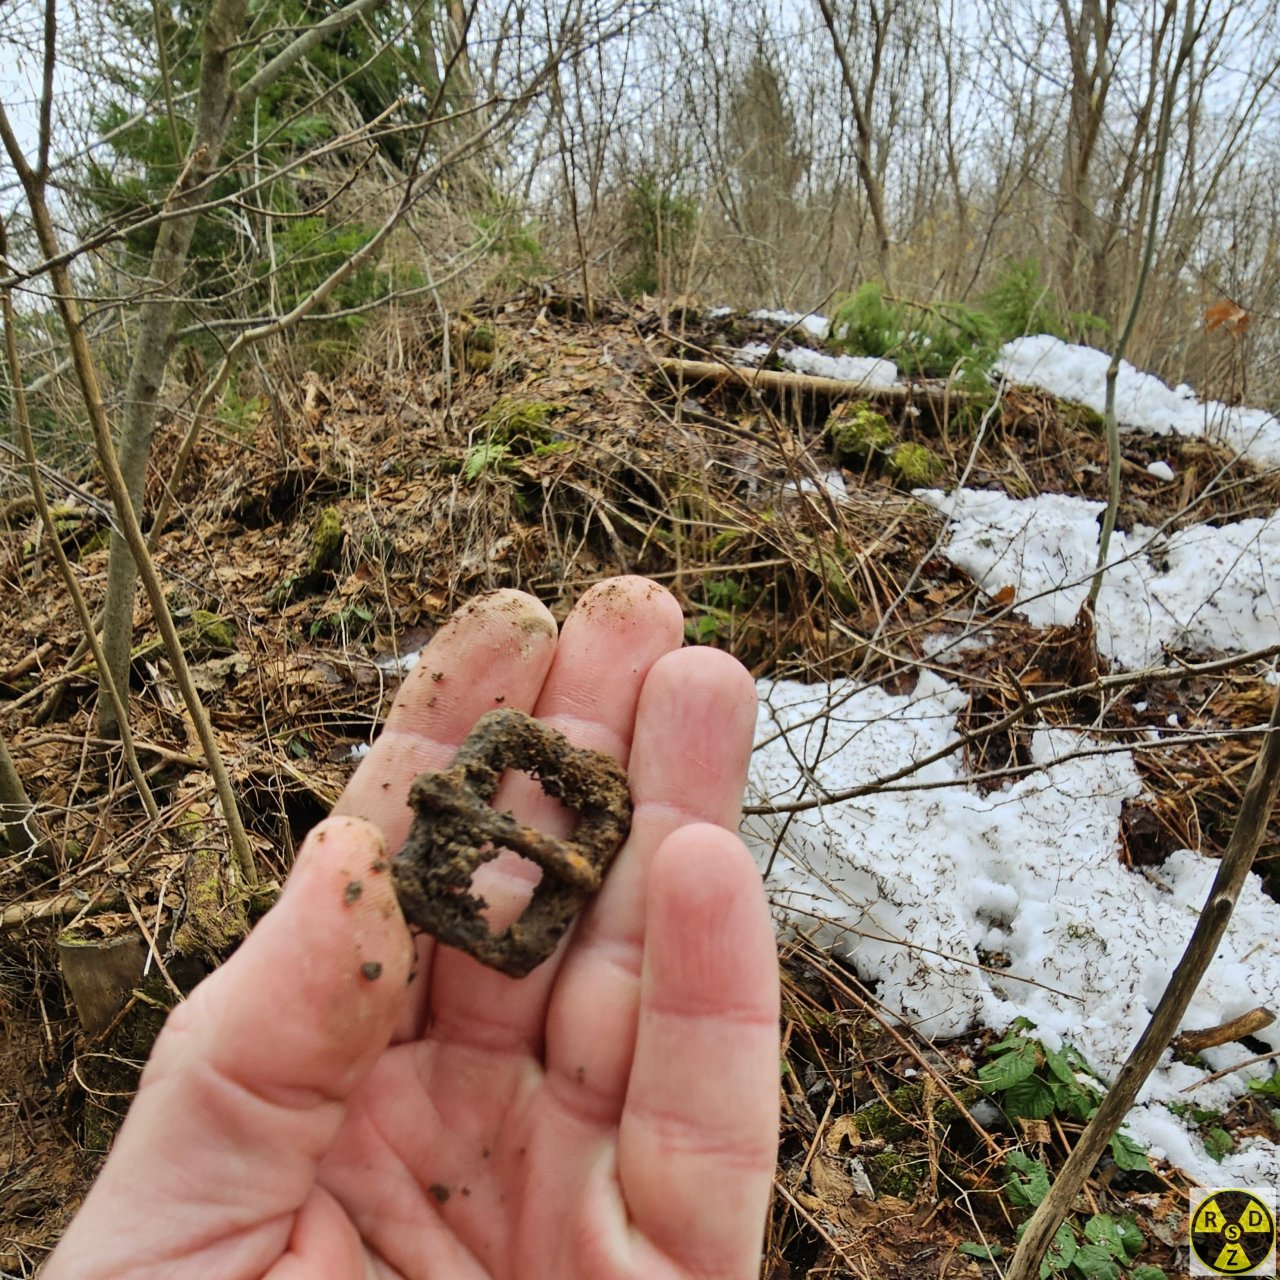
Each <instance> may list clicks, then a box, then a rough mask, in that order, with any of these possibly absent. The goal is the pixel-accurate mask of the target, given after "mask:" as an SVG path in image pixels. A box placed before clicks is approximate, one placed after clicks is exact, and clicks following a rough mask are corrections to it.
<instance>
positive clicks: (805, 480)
mask: <svg viewBox="0 0 1280 1280" xmlns="http://www.w3.org/2000/svg"><path fill="white" fill-rule="evenodd" d="M782 488H783V491H784V492H786V491H787V490H790V491H791V492H792V493H820V492H824V491H825V492H826V493H828V494H829V495H830V496H831V497H833V498H835V499H836V501H837V502H840V501H843V500H844V499H845V498H847V497H848V496H849V489H848V486H847V485H846V484H845V482H844V476H843V474H842V473H841V472H839V471H836V470H834V469H833V470H831V471H824V472H823V473H822V474H821V475H820V476H819V477H818V479H817V480H816V481H814V480H811V479H810V478H809V477H808V476H802V477H801V478H800V483H799V484H796V483H795V481H793V480H788V481H787V482H786V484H784V485H783V486H782Z"/></svg>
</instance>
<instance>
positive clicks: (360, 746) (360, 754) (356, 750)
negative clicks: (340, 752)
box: [347, 742, 373, 760]
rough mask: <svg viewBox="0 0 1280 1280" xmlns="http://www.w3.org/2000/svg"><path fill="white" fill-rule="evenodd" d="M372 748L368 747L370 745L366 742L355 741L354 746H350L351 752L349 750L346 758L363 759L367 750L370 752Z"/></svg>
mask: <svg viewBox="0 0 1280 1280" xmlns="http://www.w3.org/2000/svg"><path fill="white" fill-rule="evenodd" d="M372 749H373V748H372V747H370V746H369V744H368V743H367V742H357V743H356V744H355V746H353V747H352V748H351V752H350V754H349V755H348V756H347V759H348V760H363V759H364V758H365V756H367V755H368V754H369V752H370V751H371V750H372Z"/></svg>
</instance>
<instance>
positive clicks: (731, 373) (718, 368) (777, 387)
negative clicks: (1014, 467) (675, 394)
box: [658, 356, 990, 409]
mask: <svg viewBox="0 0 1280 1280" xmlns="http://www.w3.org/2000/svg"><path fill="white" fill-rule="evenodd" d="M658 368H659V369H660V370H661V371H662V372H663V373H664V374H665V375H666V376H667V377H668V378H670V379H672V380H675V381H681V382H720V383H724V382H731V383H737V384H739V385H741V386H744V387H753V388H755V389H756V390H758V391H776V392H800V393H802V394H806V393H807V394H809V395H815V396H829V397H831V398H832V399H838V400H844V399H847V398H848V397H850V396H858V397H860V398H861V399H864V400H878V401H881V402H883V403H887V404H916V403H918V402H922V403H926V404H928V405H930V406H932V407H934V408H937V409H942V408H943V407H944V406H945V405H958V404H965V403H968V402H970V401H976V400H982V399H984V397H982V396H979V395H975V394H974V393H973V392H971V391H958V390H957V389H956V388H955V387H948V386H947V385H946V384H945V383H936V384H927V383H921V382H898V383H894V384H893V386H891V387H886V386H880V385H873V384H871V383H868V382H866V381H856V380H853V379H846V378H820V377H818V376H817V375H816V374H812V373H790V372H787V371H784V370H778V369H753V368H742V367H741V366H739V365H734V364H717V363H715V362H714V361H711V360H678V359H676V358H675V357H673V356H669V357H666V358H664V359H661V360H659V361H658ZM985 398H986V399H988V400H989V399H990V397H985Z"/></svg>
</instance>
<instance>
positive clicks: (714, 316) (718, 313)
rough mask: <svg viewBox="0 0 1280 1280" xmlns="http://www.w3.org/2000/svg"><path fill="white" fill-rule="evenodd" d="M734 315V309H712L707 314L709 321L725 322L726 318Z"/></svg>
mask: <svg viewBox="0 0 1280 1280" xmlns="http://www.w3.org/2000/svg"><path fill="white" fill-rule="evenodd" d="M731 315H733V308H732V307H712V308H711V309H710V310H709V311H708V312H707V319H708V320H723V319H724V318H725V317H726V316H731Z"/></svg>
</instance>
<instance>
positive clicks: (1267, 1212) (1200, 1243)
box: [1190, 1187, 1276, 1276]
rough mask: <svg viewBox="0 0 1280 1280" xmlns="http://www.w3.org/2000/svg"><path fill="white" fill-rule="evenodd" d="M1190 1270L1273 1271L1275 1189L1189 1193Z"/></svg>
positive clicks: (1220, 1272) (1266, 1273)
mask: <svg viewBox="0 0 1280 1280" xmlns="http://www.w3.org/2000/svg"><path fill="white" fill-rule="evenodd" d="M1190 1235H1191V1274H1192V1275H1197V1276H1273V1275H1275V1273H1276V1253H1275V1250H1276V1193H1275V1192H1274V1191H1273V1190H1268V1191H1245V1190H1243V1189H1241V1188H1239V1187H1229V1188H1218V1189H1213V1190H1208V1189H1204V1188H1201V1189H1198V1190H1196V1191H1193V1192H1192V1193H1191V1226H1190Z"/></svg>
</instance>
